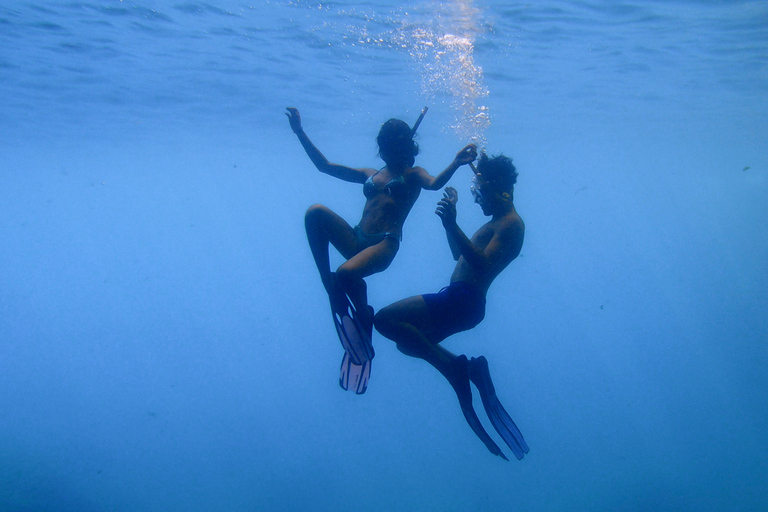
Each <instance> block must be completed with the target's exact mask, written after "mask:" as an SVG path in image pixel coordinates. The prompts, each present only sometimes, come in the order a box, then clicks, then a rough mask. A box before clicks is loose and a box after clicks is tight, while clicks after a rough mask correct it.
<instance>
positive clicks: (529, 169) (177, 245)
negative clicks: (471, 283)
mask: <svg viewBox="0 0 768 512" xmlns="http://www.w3.org/2000/svg"><path fill="white" fill-rule="evenodd" d="M425 105H427V106H429V108H430V110H429V112H428V114H427V116H426V117H425V119H424V122H423V124H422V125H421V128H420V129H419V138H418V141H419V144H420V146H421V149H422V152H421V154H420V155H419V157H418V160H417V161H418V163H419V164H420V165H422V166H423V167H425V168H427V169H428V170H429V171H431V172H432V173H433V174H435V173H437V172H439V171H440V170H441V169H442V168H444V167H445V165H447V164H448V163H449V162H450V160H451V159H452V157H453V155H454V154H455V152H456V151H457V150H458V149H460V148H461V147H462V146H463V145H464V144H465V143H467V142H468V141H470V140H472V141H476V142H478V143H479V144H481V145H482V146H483V147H484V148H486V149H487V150H488V151H489V152H491V153H497V152H501V151H503V152H504V153H505V154H508V155H510V156H512V157H513V158H514V161H515V163H516V165H517V167H518V170H519V173H520V176H519V181H518V185H517V187H516V191H515V202H516V205H517V209H518V211H519V212H520V214H521V215H522V217H523V218H524V219H525V222H526V226H527V232H526V240H525V245H524V247H523V250H522V253H521V255H520V257H519V258H518V259H517V260H516V261H514V262H513V263H512V264H511V265H510V267H509V268H508V269H507V270H506V271H505V272H504V273H503V274H502V275H501V276H500V277H499V278H498V279H497V281H496V282H495V283H494V285H493V287H492V288H491V290H490V293H489V297H488V301H489V304H488V311H487V314H486V319H485V321H484V322H483V323H482V324H480V326H478V327H477V328H476V329H475V330H473V331H471V332H467V333H462V334H460V335H456V336H455V337H453V338H451V339H449V340H447V341H446V342H445V345H446V347H447V348H449V349H450V350H452V351H455V352H462V353H467V354H468V355H472V356H477V355H479V354H484V355H486V356H487V357H488V359H489V361H490V365H491V372H492V373H493V375H494V380H495V383H496V387H497V391H498V393H499V396H500V398H501V400H502V401H503V402H504V404H505V406H506V407H507V409H508V410H509V411H510V414H511V415H512V417H513V418H514V419H515V421H516V422H517V425H518V426H519V427H520V429H521V430H522V432H523V434H524V435H525V437H526V440H527V441H528V444H529V445H530V448H531V451H530V453H529V454H528V455H527V456H526V457H525V458H524V459H523V460H522V461H514V460H513V461H512V462H509V463H507V462H504V461H502V460H501V459H499V458H496V457H493V456H492V455H490V454H489V453H488V452H487V451H486V450H485V448H484V447H483V445H482V444H481V443H480V442H479V441H478V440H477V438H476V437H475V436H474V434H473V433H472V431H471V430H470V429H469V428H468V426H467V425H466V423H465V422H464V419H463V417H462V415H461V413H460V410H459V407H458V403H457V401H456V398H455V395H454V394H453V391H452V390H451V388H450V387H449V386H448V385H447V384H446V383H445V381H444V380H443V379H442V377H440V375H439V374H437V372H436V371H434V370H433V369H432V368H431V367H429V366H428V365H427V364H426V363H423V362H422V361H417V360H414V359H409V358H406V357H405V356H403V355H402V354H400V353H399V352H397V350H396V349H395V348H394V346H393V345H392V344H391V342H389V341H387V340H385V339H384V338H382V337H380V336H376V337H375V339H374V344H375V347H376V351H377V356H376V359H375V360H374V365H373V373H372V378H371V383H370V386H369V389H368V392H367V393H366V394H365V395H363V396H355V395H354V394H352V393H348V392H344V391H342V390H341V389H340V388H339V386H338V383H337V379H338V368H339V363H340V361H341V356H342V349H341V346H340V344H339V343H338V341H337V339H336V335H335V333H334V330H333V325H332V322H331V319H330V315H329V312H328V306H327V298H326V297H325V294H324V292H323V290H322V286H321V284H320V282H319V279H318V278H317V275H316V270H315V267H314V263H313V261H312V258H311V255H310V252H309V250H308V247H307V244H306V240H305V235H304V228H303V214H304V211H305V210H306V208H307V207H308V206H309V205H311V204H313V203H318V202H319V203H323V204H326V205H328V206H329V207H331V208H333V209H334V210H335V211H337V212H338V213H339V214H341V215H342V216H343V217H344V218H346V219H347V220H348V221H349V222H351V223H355V222H357V220H358V216H359V215H360V211H361V209H362V205H363V196H362V193H361V190H360V189H359V187H357V186H353V185H350V184H347V183H343V182H340V181H336V180H333V179H331V178H329V177H327V176H324V175H321V174H320V173H318V172H317V171H316V170H315V169H314V167H313V166H312V165H311V163H310V162H309V160H308V158H307V157H306V155H305V154H304V152H303V151H302V149H301V147H300V145H299V143H298V142H297V141H296V139H295V137H294V135H293V134H292V133H291V131H290V129H289V127H288V123H287V121H286V119H285V117H284V116H283V111H284V108H285V107H287V106H295V107H297V108H299V109H300V111H301V114H302V118H303V120H304V126H305V128H306V131H307V133H308V134H309V135H310V137H311V138H312V139H313V141H314V142H315V143H316V144H317V145H318V146H319V147H320V149H321V150H322V151H323V152H324V153H325V154H326V156H328V157H329V158H330V159H331V160H333V161H337V162H340V163H344V164H347V165H352V166H359V167H377V166H379V165H381V164H380V163H379V162H380V161H379V160H378V158H377V156H376V147H375V136H376V133H377V131H378V128H379V126H380V124H381V123H382V122H383V121H385V120H386V119H388V118H390V117H398V118H402V119H404V120H406V121H408V122H413V121H414V120H415V119H416V117H417V116H418V113H419V111H420V110H421V108H422V107H423V106H425ZM0 119H2V122H0V190H1V191H2V201H0V510H9V511H33V510H34V511H91V510H93V511H102V510H110V511H118V510H119V511H122V510H125V511H137V510H141V511H166V510H201V511H202V510H205V511H210V510H228V511H229V510H318V511H325V510H344V509H347V508H353V509H355V510H371V511H378V510H381V511H384V510H387V511H389V510H398V511H400V510H402V511H423V510H436V511H437V510H439V511H467V510H472V511H475V510H477V511H485V510H494V511H495V510H530V511H548V510H585V511H605V510H621V511H624V510H628V511H644V510H664V511H703V510H707V511H709V510H713V511H715V510H717V511H720V510H728V511H758V510H764V507H765V503H766V502H768V459H767V458H766V455H765V454H766V453H767V452H768V375H767V374H766V367H767V366H768V346H767V345H766V340H768V267H767V266H766V261H768V235H767V234H766V229H765V225H766V224H765V223H766V218H768V152H767V151H766V147H767V146H766V141H768V5H767V4H766V3H765V2H761V1H725V0H723V1H718V2H692V1H685V0H674V1H667V2H656V1H650V2H637V1H634V2H630V1H620V2H605V1H575V0H573V1H555V0H549V1H545V2H539V3H531V4H527V3H510V2H502V1H496V0H493V1H491V0H488V1H481V0H476V1H472V0H452V1H449V0H445V1H442V2H440V1H423V2H419V1H414V2H393V1H391V0H371V1H366V2H344V1H338V2H328V3H325V2H310V1H302V0H275V1H271V0H270V1H266V0H265V1H260V2H253V3H250V4H249V3H244V2H241V1H222V2H215V3H214V2H208V3H205V2H177V1H169V2H153V1H117V0H114V1H103V2H75V1H72V2H54V1H34V2H28V1H15V0H6V1H4V2H3V4H2V6H0ZM468 174H469V173H468V172H467V171H466V170H462V171H460V172H459V173H457V175H456V176H455V177H454V178H453V180H452V182H451V184H452V185H453V186H455V187H457V188H458V189H459V194H460V202H459V224H460V225H461V226H462V227H463V228H464V229H465V231H472V230H474V229H475V228H477V227H478V226H480V224H481V223H482V222H483V217H482V214H481V212H480V211H479V208H477V207H476V206H474V205H473V204H472V202H471V201H470V200H469V197H470V196H469V193H468V192H469V191H468V185H469V175H468ZM439 197H440V194H438V193H430V192H424V193H423V194H422V197H421V198H420V199H419V202H418V203H417V205H416V206H415V207H414V209H413V211H412V212H411V214H410V217H409V219H408V221H407V223H406V226H405V230H404V240H403V244H402V246H401V249H400V252H399V254H398V257H397V258H396V260H395V262H394V263H393V264H392V266H391V267H390V268H389V269H388V270H387V271H386V272H385V273H383V274H379V275H376V276H373V277H372V278H370V279H369V294H370V300H371V303H372V304H373V305H374V307H376V308H380V307H383V306H385V305H387V304H389V303H391V302H393V301H395V300H398V299H401V298H404V297H407V296H410V295H414V294H419V293H425V292H433V291H436V290H438V289H439V288H440V287H442V286H444V285H445V284H446V283H447V280H448V277H449V275H450V272H451V269H452V267H453V261H452V259H451V256H450V252H449V250H448V248H447V246H446V244H445V240H444V234H443V231H442V228H441V225H440V221H439V219H438V218H437V217H436V216H435V215H434V213H433V211H434V206H435V203H436V202H437V200H438V198H439ZM335 261H337V262H340V260H339V259H338V258H336V260H335ZM478 409H480V407H479V401H478ZM481 416H482V413H481ZM486 423H487V422H486ZM487 428H489V429H490V426H489V425H488V426H487ZM499 442H500V441H499Z"/></svg>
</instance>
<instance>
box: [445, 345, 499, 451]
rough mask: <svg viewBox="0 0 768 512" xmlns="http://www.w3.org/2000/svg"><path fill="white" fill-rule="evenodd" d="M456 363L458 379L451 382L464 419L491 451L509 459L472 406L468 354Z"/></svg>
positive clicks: (458, 358)
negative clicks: (484, 426) (486, 429)
mask: <svg viewBox="0 0 768 512" xmlns="http://www.w3.org/2000/svg"><path fill="white" fill-rule="evenodd" d="M454 364H456V365H458V366H457V367H456V370H457V374H456V380H454V381H453V382H451V387H453V390H454V391H455V392H456V396H457V397H458V398H459V406H461V412H462V414H464V419H465V420H467V424H468V425H469V428H471V429H472V431H473V432H474V433H475V435H476V436H477V437H478V438H479V439H480V440H481V441H482V442H483V444H484V445H485V447H486V448H488V451H489V452H491V453H492V454H494V455H498V456H499V457H501V458H502V459H504V460H509V459H508V458H507V456H506V455H504V452H502V451H501V449H500V448H499V446H498V445H497V444H496V443H495V442H494V441H493V439H491V436H489V435H488V432H486V431H485V429H484V428H483V424H482V423H480V419H479V418H478V417H477V413H476V412H475V408H474V407H472V388H471V387H470V386H469V381H470V379H469V376H468V366H469V365H468V362H467V356H465V355H464V354H462V355H460V356H458V357H457V358H456V361H455V363H454Z"/></svg>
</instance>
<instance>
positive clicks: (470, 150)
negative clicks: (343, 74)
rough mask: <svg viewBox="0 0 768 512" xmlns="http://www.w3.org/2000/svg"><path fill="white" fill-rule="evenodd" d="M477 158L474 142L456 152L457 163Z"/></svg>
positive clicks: (472, 160) (463, 163) (466, 162)
mask: <svg viewBox="0 0 768 512" xmlns="http://www.w3.org/2000/svg"><path fill="white" fill-rule="evenodd" d="M297 114H298V112H297ZM476 158H477V146H475V145H474V144H467V145H466V146H465V147H464V148H463V149H462V150H461V151H459V152H458V153H456V163H457V164H459V165H466V164H470V163H472V162H474V161H475V159H476ZM454 192H455V190H454Z"/></svg>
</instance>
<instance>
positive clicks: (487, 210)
mask: <svg viewBox="0 0 768 512" xmlns="http://www.w3.org/2000/svg"><path fill="white" fill-rule="evenodd" d="M470 190H471V191H472V197H474V198H475V202H476V203H477V204H479V205H480V208H482V209H483V214H484V215H491V206H492V204H493V193H494V192H493V190H491V187H490V186H489V185H488V182H486V181H485V180H483V178H482V176H479V175H477V176H473V177H472V184H471V185H470Z"/></svg>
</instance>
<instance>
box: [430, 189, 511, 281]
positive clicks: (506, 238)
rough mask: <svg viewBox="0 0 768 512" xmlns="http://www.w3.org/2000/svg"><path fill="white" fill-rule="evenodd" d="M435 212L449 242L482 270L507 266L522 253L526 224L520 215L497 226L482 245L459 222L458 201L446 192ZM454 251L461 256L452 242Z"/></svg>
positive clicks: (476, 269)
mask: <svg viewBox="0 0 768 512" xmlns="http://www.w3.org/2000/svg"><path fill="white" fill-rule="evenodd" d="M454 192H455V191H454ZM435 213H437V215H438V216H440V219H441V220H442V221H443V227H444V228H445V233H446V236H447V237H448V243H449V244H451V243H452V244H455V247H456V248H457V249H458V252H459V254H460V255H461V256H463V257H464V259H465V260H466V261H467V263H469V265H470V266H471V267H473V268H474V269H475V271H476V272H478V273H480V274H483V275H484V274H487V273H488V272H491V271H492V270H493V269H494V268H496V267H498V266H499V265H501V266H502V267H503V266H506V265H507V264H508V263H509V262H510V261H512V260H513V259H515V258H516V257H517V255H518V254H520V249H521V248H522V245H523V230H524V228H523V225H522V221H520V218H519V217H517V216H515V217H512V218H509V219H506V220H505V221H502V222H501V223H499V224H498V225H497V226H495V228H494V230H493V236H492V237H491V240H490V241H489V242H488V244H486V246H485V248H483V249H481V248H480V247H478V246H477V245H475V244H474V243H472V241H471V240H470V239H469V238H468V237H467V235H466V234H464V232H463V231H462V230H461V228H460V227H459V225H458V224H457V223H456V202H455V201H452V200H451V199H450V197H449V196H447V195H446V197H444V198H443V199H441V200H440V202H439V203H438V206H437V211H436V212H435ZM486 226H487V225H486ZM481 229H483V228H481ZM451 251H452V252H453V253H454V259H456V260H458V258H457V257H456V252H454V246H453V245H452V246H451Z"/></svg>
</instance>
